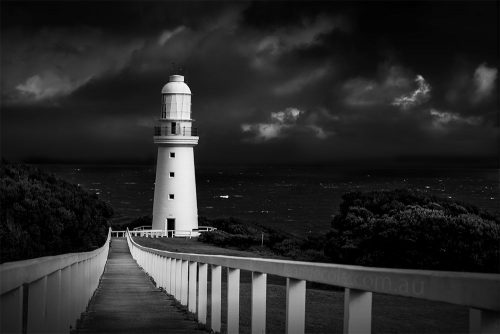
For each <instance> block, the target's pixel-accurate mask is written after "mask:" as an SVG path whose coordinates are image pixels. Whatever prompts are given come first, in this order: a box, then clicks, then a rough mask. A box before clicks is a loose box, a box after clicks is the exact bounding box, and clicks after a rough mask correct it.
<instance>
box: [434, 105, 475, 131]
mask: <svg viewBox="0 0 500 334" xmlns="http://www.w3.org/2000/svg"><path fill="white" fill-rule="evenodd" d="M429 114H430V115H431V118H432V126H433V127H434V128H435V129H438V130H444V129H445V128H446V127H447V126H450V125H471V126H476V125H479V124H481V122H482V118H481V117H478V116H469V117H465V116H461V115H460V114H458V113H454V112H449V111H439V110H437V109H434V108H431V109H430V110H429Z"/></svg>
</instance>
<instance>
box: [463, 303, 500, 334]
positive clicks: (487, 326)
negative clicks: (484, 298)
mask: <svg viewBox="0 0 500 334" xmlns="http://www.w3.org/2000/svg"><path fill="white" fill-rule="evenodd" d="M469 333H481V334H486V333H488V334H489V333H500V312H495V311H487V310H479V309H473V308H471V309H469Z"/></svg>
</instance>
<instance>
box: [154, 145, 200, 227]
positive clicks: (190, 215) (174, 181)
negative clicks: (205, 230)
mask: <svg viewBox="0 0 500 334" xmlns="http://www.w3.org/2000/svg"><path fill="white" fill-rule="evenodd" d="M152 229H153V230H175V231H176V233H175V235H182V234H183V233H185V232H190V231H193V229H198V206H197V202H196V179H195V170H194V154H193V147H192V146H167V145H160V146H159V147H158V158H157V163H156V181H155V193H154V203H153V225H152Z"/></svg>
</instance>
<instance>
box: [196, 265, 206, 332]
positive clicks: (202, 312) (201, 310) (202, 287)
mask: <svg viewBox="0 0 500 334" xmlns="http://www.w3.org/2000/svg"><path fill="white" fill-rule="evenodd" d="M207 268H208V264H206V263H200V264H199V265H198V322H199V323H201V324H206V323H207Z"/></svg>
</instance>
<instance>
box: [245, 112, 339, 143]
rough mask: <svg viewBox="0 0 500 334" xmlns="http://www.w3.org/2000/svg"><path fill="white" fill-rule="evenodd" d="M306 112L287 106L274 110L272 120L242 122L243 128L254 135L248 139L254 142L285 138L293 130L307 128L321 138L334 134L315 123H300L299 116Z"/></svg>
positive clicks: (306, 129)
mask: <svg viewBox="0 0 500 334" xmlns="http://www.w3.org/2000/svg"><path fill="white" fill-rule="evenodd" d="M304 114H305V111H303V110H300V109H297V108H286V109H285V110H282V111H278V112H272V113H271V115H270V122H268V123H255V124H242V125H241V130H242V131H243V132H244V133H250V134H252V135H253V137H252V138H250V139H247V141H250V142H254V143H262V142H266V141H269V140H271V139H280V138H285V137H287V136H288V135H289V134H290V133H291V132H292V130H297V131H304V130H305V131H307V132H308V133H313V134H314V135H315V137H316V138H319V139H325V138H327V137H328V136H330V135H331V134H332V133H331V132H327V131H325V130H324V129H323V128H321V127H320V126H318V125H315V124H302V123H300V124H299V123H298V121H299V118H301V116H302V115H304Z"/></svg>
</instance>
